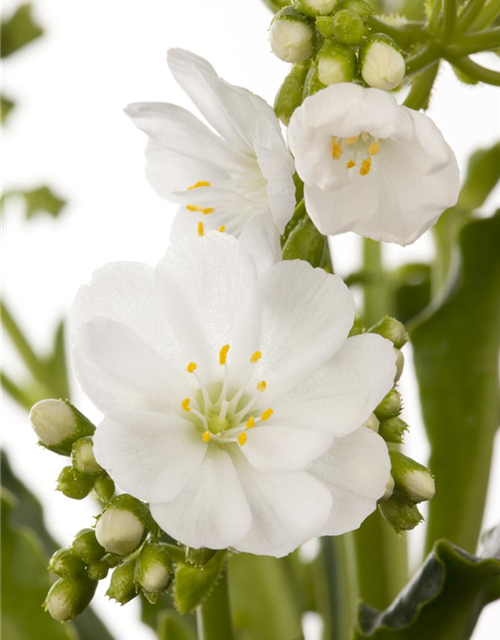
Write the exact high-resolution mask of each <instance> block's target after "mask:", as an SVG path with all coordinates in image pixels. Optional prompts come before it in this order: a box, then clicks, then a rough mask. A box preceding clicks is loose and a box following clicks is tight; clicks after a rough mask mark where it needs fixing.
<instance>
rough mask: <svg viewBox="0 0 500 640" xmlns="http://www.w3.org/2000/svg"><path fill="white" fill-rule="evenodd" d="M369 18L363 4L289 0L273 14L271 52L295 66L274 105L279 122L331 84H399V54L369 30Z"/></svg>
mask: <svg viewBox="0 0 500 640" xmlns="http://www.w3.org/2000/svg"><path fill="white" fill-rule="evenodd" d="M373 14H374V9H373V8H372V6H371V5H370V4H369V3H368V2H366V1H365V0H340V1H337V0H292V2H291V6H286V7H284V8H283V9H281V11H279V12H278V13H277V14H276V15H275V16H274V18H273V20H272V22H271V26H270V28H269V42H270V44H271V49H272V51H273V53H274V54H275V55H276V56H277V57H278V58H280V60H283V61H285V62H291V63H293V64H294V65H295V66H294V67H293V69H292V71H291V72H290V74H289V75H288V76H287V78H285V81H284V82H283V85H282V86H281V88H280V90H279V92H278V94H277V96H276V101H275V111H276V114H277V116H278V117H279V118H280V120H281V121H282V122H283V123H284V124H286V125H288V122H289V121H290V118H291V115H292V114H293V111H294V110H295V109H296V108H297V107H299V106H300V105H301V104H302V101H303V100H304V99H305V98H306V97H307V96H309V95H312V94H314V93H316V92H317V91H319V90H320V89H324V88H325V87H327V86H329V85H331V84H337V83H339V82H358V83H360V84H364V85H365V86H369V87H375V88H377V89H383V90H385V91H390V90H391V89H395V88H396V87H398V86H399V85H400V84H401V82H402V81H403V79H404V77H405V72H406V65H405V60H404V57H403V53H402V51H401V50H400V48H399V47H398V45H397V44H396V43H395V42H394V41H393V40H392V39H391V38H390V37H389V36H387V35H385V34H382V33H373V32H372V29H371V27H370V23H369V18H370V16H372V15H373Z"/></svg>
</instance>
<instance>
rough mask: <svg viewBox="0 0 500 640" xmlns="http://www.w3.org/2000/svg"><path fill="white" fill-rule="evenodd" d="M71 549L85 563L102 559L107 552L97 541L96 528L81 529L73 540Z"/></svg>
mask: <svg viewBox="0 0 500 640" xmlns="http://www.w3.org/2000/svg"><path fill="white" fill-rule="evenodd" d="M71 549H72V550H73V553H74V554H76V555H77V556H78V557H79V558H81V559H82V560H83V561H84V562H85V564H88V563H89V562H95V561H97V560H100V559H101V558H102V557H103V555H104V553H105V551H104V549H103V548H102V547H101V545H100V544H99V543H98V542H97V537H96V534H95V531H94V529H82V530H81V531H79V532H78V533H77V534H76V536H75V539H74V540H73V544H72V545H71Z"/></svg>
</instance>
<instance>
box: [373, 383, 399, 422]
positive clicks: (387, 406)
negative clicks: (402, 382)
mask: <svg viewBox="0 0 500 640" xmlns="http://www.w3.org/2000/svg"><path fill="white" fill-rule="evenodd" d="M402 409H403V404H402V401H401V394H400V393H398V392H397V391H396V389H391V391H389V393H388V394H387V395H386V396H385V398H384V399H383V400H382V402H381V403H380V404H379V405H378V407H377V408H376V409H375V411H374V413H375V415H376V416H377V418H378V419H379V420H380V422H383V421H384V420H389V418H396V417H397V416H399V414H400V413H401V411H402Z"/></svg>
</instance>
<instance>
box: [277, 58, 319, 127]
mask: <svg viewBox="0 0 500 640" xmlns="http://www.w3.org/2000/svg"><path fill="white" fill-rule="evenodd" d="M310 68H311V60H305V61H304V62H298V63H297V64H294V65H293V68H292V70H291V71H290V73H289V74H288V75H287V77H286V78H285V79H284V80H283V84H282V85H281V87H280V88H279V91H278V93H277V94H276V99H275V101H274V112H275V114H276V116H277V117H278V118H279V119H280V120H281V122H282V123H283V124H284V125H285V126H288V124H289V122H290V118H291V117H292V115H293V112H294V111H295V109H296V108H297V107H300V105H301V104H302V97H303V93H304V84H305V81H306V77H307V74H308V72H309V69H310Z"/></svg>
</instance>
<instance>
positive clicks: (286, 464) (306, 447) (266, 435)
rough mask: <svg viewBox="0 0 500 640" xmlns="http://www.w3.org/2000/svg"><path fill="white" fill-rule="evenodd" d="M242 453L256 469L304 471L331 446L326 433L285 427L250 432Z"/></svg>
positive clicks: (256, 429)
mask: <svg viewBox="0 0 500 640" xmlns="http://www.w3.org/2000/svg"><path fill="white" fill-rule="evenodd" d="M246 433H247V441H246V442H245V444H244V445H243V446H242V447H241V452H242V453H243V455H244V456H245V457H246V459H247V460H248V462H249V463H250V464H251V465H252V467H254V468H255V469H260V470H264V471H303V470H305V469H307V468H308V467H309V465H310V464H311V462H312V461H313V460H315V459H316V458H318V457H319V456H320V455H322V454H323V453H324V452H325V451H326V450H327V449H328V448H329V447H330V445H331V443H332V436H331V435H330V434H328V433H326V432H324V431H315V430H312V429H300V428H297V427H285V426H275V425H269V426H263V427H255V428H254V429H250V430H248V431H247V432H246Z"/></svg>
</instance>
